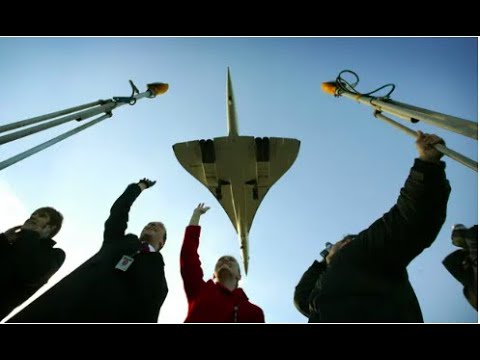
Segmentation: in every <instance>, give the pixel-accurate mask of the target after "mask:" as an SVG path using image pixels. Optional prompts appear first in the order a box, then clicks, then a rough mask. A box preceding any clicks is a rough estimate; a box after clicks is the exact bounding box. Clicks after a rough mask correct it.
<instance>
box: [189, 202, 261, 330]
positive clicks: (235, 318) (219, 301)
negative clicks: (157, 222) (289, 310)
mask: <svg viewBox="0 0 480 360" xmlns="http://www.w3.org/2000/svg"><path fill="white" fill-rule="evenodd" d="M209 209H210V207H205V206H204V204H203V203H201V204H199V205H198V206H197V207H196V208H195V210H194V211H193V215H192V218H191V220H190V224H189V226H187V228H186V229H185V237H184V239H183V245H182V251H181V253H180V271H181V274H182V278H183V285H184V287H185V293H186V294H187V300H188V314H187V318H186V319H185V322H186V323H189V322H195V323H198V322H203V323H206V322H221V323H231V322H240V323H260V322H265V316H264V314H263V311H262V309H261V308H259V307H258V306H256V305H254V304H252V303H251V302H250V301H248V297H247V295H245V292H244V291H243V290H242V289H241V288H239V287H238V282H239V280H240V279H241V274H240V265H239V264H238V262H237V260H236V259H235V258H234V257H232V256H222V257H221V258H220V259H218V261H217V263H216V265H215V271H214V273H213V280H212V279H210V280H208V281H206V282H205V281H204V280H203V270H202V267H201V263H200V258H199V256H198V251H197V250H198V245H199V241H200V229H201V228H200V226H199V225H198V223H199V221H200V216H201V215H203V214H205V213H206V212H207V211H208V210H209Z"/></svg>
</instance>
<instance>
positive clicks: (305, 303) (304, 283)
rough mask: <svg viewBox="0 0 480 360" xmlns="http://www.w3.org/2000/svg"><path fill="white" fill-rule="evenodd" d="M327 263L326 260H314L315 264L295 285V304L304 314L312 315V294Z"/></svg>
mask: <svg viewBox="0 0 480 360" xmlns="http://www.w3.org/2000/svg"><path fill="white" fill-rule="evenodd" d="M326 268H327V265H326V263H325V261H321V262H319V261H316V260H315V261H314V262H313V264H312V265H311V266H310V267H309V268H308V269H307V271H305V273H304V274H303V275H302V278H301V279H300V281H299V282H298V284H297V286H296V287H295V293H294V295H293V304H294V305H295V307H296V308H297V310H298V311H300V312H301V313H302V314H303V315H305V316H306V317H307V318H309V317H310V306H309V303H310V301H309V300H310V294H311V293H312V290H313V289H314V287H315V284H316V282H317V281H318V279H319V278H320V276H321V275H322V273H323V272H325V269H326Z"/></svg>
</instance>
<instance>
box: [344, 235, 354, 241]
mask: <svg viewBox="0 0 480 360" xmlns="http://www.w3.org/2000/svg"><path fill="white" fill-rule="evenodd" d="M357 236H358V234H348V235H345V236H344V237H343V239H342V240H341V241H343V240H355V238H356V237H357Z"/></svg>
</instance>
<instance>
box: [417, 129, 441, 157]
mask: <svg viewBox="0 0 480 360" xmlns="http://www.w3.org/2000/svg"><path fill="white" fill-rule="evenodd" d="M415 144H416V146H417V150H418V155H419V158H420V159H421V160H424V161H428V162H439V161H440V159H441V158H442V156H443V154H442V153H441V152H440V151H438V150H437V149H435V147H434V145H436V144H442V145H445V141H444V140H443V139H442V138H440V137H439V136H437V135H435V134H424V133H423V132H421V131H420V130H419V131H417V140H416V141H415Z"/></svg>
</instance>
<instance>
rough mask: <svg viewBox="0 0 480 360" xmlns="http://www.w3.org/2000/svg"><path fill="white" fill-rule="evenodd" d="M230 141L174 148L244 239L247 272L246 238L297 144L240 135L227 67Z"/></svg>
mask: <svg viewBox="0 0 480 360" xmlns="http://www.w3.org/2000/svg"><path fill="white" fill-rule="evenodd" d="M227 123H228V136H223V137H217V138H214V139H213V140H210V139H209V140H194V141H188V142H183V143H177V144H175V145H173V151H174V152H175V156H176V157H177V159H178V161H179V162H180V164H181V165H182V166H183V167H184V168H185V170H187V171H188V172H189V173H190V174H191V175H192V176H194V177H195V178H196V179H197V180H198V181H200V182H201V183H202V184H203V185H205V186H206V187H207V188H208V190H210V192H211V193H212V194H213V196H215V198H216V199H217V200H218V201H219V202H220V204H221V205H222V207H223V209H224V210H225V212H226V213H227V215H228V217H229V218H230V221H231V222H232V224H233V227H234V228H235V230H236V231H237V233H238V235H239V239H240V249H241V250H242V259H243V264H244V267H245V273H248V260H249V255H248V245H249V244H248V233H249V231H250V227H251V226H252V222H253V218H254V217H255V213H256V212H257V209H258V207H259V206H260V203H261V202H262V200H263V198H264V197H265V195H266V194H267V192H268V190H269V189H270V187H271V186H272V185H273V184H274V183H275V182H276V181H277V180H278V179H280V177H282V175H283V174H285V172H287V170H288V169H289V168H290V167H291V166H292V164H293V163H294V162H295V159H296V158H297V155H298V151H299V149H300V141H299V140H297V139H287V138H275V137H270V138H268V137H263V138H260V137H254V136H240V135H239V134H238V124H237V114H236V111H235V101H234V97H233V88H232V82H231V79H230V70H229V69H228V68H227Z"/></svg>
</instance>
